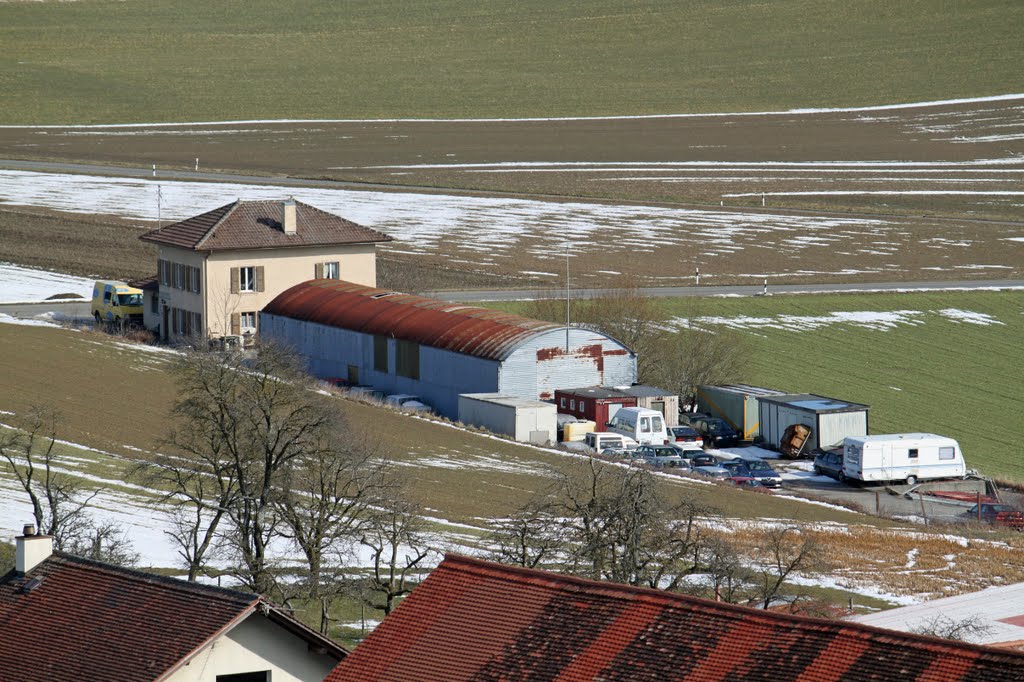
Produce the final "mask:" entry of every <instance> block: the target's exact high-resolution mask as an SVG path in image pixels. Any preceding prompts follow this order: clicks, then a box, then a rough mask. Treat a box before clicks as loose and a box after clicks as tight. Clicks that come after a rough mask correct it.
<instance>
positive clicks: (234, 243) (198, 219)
mask: <svg viewBox="0 0 1024 682" xmlns="http://www.w3.org/2000/svg"><path fill="white" fill-rule="evenodd" d="M281 204H282V202H280V201H242V200H238V201H236V202H234V203H231V204H227V205H226V206H221V207H220V208H215V209H214V210H212V211H208V212H206V213H203V214H201V215H197V216H193V217H191V218H188V219H187V220H182V221H181V222H179V223H174V224H173V225H168V226H167V227H162V228H160V229H157V230H152V231H151V232H147V233H146V234H144V235H142V236H140V237H139V239H141V240H142V241H146V242H152V243H154V244H164V245H167V246H176V247H179V248H183V249H191V250H193V251H225V250H233V249H275V248H291V247H296V246H334V245H340V244H367V243H374V242H389V241H391V237H389V236H387V235H386V234H384V233H383V232H378V231H377V230H372V229H370V228H368V227H363V226H362V225H357V224H355V223H353V222H351V221H349V220H345V219H344V218H342V217H341V216H336V215H334V214H333V213H328V212H326V211H321V210H320V209H318V208H314V207H313V206H310V205H309V204H304V203H302V202H300V201H296V202H295V225H296V228H295V234H285V233H284V231H283V230H282V229H281V222H280V220H281V211H282V208H281Z"/></svg>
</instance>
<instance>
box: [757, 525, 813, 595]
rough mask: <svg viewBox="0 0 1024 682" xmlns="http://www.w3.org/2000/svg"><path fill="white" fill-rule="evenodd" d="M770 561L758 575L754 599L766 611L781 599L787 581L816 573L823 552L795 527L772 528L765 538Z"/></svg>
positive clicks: (810, 538) (764, 564)
mask: <svg viewBox="0 0 1024 682" xmlns="http://www.w3.org/2000/svg"><path fill="white" fill-rule="evenodd" d="M764 549H765V550H766V551H767V552H768V561H766V562H764V563H763V564H762V565H761V568H760V569H759V570H758V571H757V576H756V584H755V588H754V589H755V592H754V597H753V598H752V599H751V601H754V600H756V601H758V602H760V604H761V607H762V608H765V609H767V608H768V607H769V606H771V605H772V602H774V601H775V599H776V597H778V595H779V592H780V590H781V589H782V586H783V585H784V584H785V582H786V580H787V579H788V578H789V577H790V576H791V575H793V573H795V572H799V571H806V570H817V569H818V568H820V566H821V562H822V559H823V557H822V552H821V546H820V545H819V544H818V542H817V541H816V540H815V539H814V538H813V537H811V536H809V535H808V534H806V533H803V532H801V530H800V529H799V528H797V527H795V526H788V527H781V528H772V529H770V530H768V531H766V532H765V534H764Z"/></svg>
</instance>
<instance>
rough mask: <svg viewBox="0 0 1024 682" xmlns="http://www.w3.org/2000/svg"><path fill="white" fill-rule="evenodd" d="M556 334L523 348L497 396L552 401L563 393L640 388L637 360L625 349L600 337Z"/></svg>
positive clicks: (506, 366) (582, 332) (504, 369)
mask: <svg viewBox="0 0 1024 682" xmlns="http://www.w3.org/2000/svg"><path fill="white" fill-rule="evenodd" d="M565 346H566V344H565V329H553V330H551V331H548V332H545V333H543V334H540V335H538V336H536V337H534V338H532V339H530V340H529V341H527V342H525V343H524V344H523V345H521V346H519V347H518V348H517V349H516V350H515V351H514V352H513V353H512V354H511V355H510V356H509V357H508V358H507V359H506V360H505V362H504V363H502V366H501V376H500V381H499V384H500V386H499V388H498V391H499V392H501V393H504V394H506V395H514V396H518V397H520V398H531V399H534V400H537V399H540V400H551V399H553V398H554V396H555V390H556V389H559V388H586V387H588V386H616V385H626V386H628V385H630V384H633V383H635V382H636V357H635V356H634V355H633V354H632V353H630V352H629V350H628V349H626V348H625V346H623V345H621V344H620V343H618V342H616V341H613V340H612V339H610V338H608V337H607V336H604V335H602V334H599V333H597V332H593V331H588V330H586V329H576V328H573V329H570V330H569V352H568V353H566V351H565Z"/></svg>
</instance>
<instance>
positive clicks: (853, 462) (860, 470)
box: [843, 433, 967, 485]
mask: <svg viewBox="0 0 1024 682" xmlns="http://www.w3.org/2000/svg"><path fill="white" fill-rule="evenodd" d="M843 473H844V474H846V477H847V478H850V479H855V480H858V481H877V482H882V481H904V482H906V483H907V485H914V484H915V483H917V482H918V481H924V480H928V479H934V478H963V477H964V476H965V475H966V474H967V466H966V464H964V456H963V453H962V452H961V451H960V445H959V443H957V442H956V441H955V440H953V439H952V438H946V437H945V436H937V435H935V434H933V433H893V434H886V435H877V436H856V437H847V438H845V439H843Z"/></svg>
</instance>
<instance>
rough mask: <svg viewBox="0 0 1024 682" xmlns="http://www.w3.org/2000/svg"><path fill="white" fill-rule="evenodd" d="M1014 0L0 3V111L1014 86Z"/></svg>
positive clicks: (735, 102) (858, 96) (506, 105)
mask: <svg viewBox="0 0 1024 682" xmlns="http://www.w3.org/2000/svg"><path fill="white" fill-rule="evenodd" d="M1022 28H1024V4H1022V3H1020V2H1017V1H1016V0H978V1H977V2H972V3H957V4H953V5H950V3H947V2H942V1H941V0H906V1H904V2H897V3H894V2H888V1H886V0H862V1H860V2H853V3H836V2H831V1H829V0H783V1H779V2H772V3H764V2H762V3H751V2H738V1H729V0H717V1H714V2H673V1H671V0H662V1H660V2H659V1H648V2H635V1H627V0H592V1H588V2H582V1H579V0H575V1H573V2H567V3H550V2H544V1H542V0H524V1H523V2H518V3H512V4H508V3H477V2H470V1H468V0H426V1H423V2H416V3H405V2H394V1H392V2H367V1H365V0H361V1H357V2H344V3H340V2H339V3H328V2H315V1H312V0H286V1H284V2H278V3H251V2H243V1H242V0H227V1H224V2H215V3H211V2H205V1H203V0H152V1H149V0H147V1H145V2H143V1H141V0H131V1H129V2H120V1H116V2H115V1H111V0H83V1H81V2H9V3H0V42H2V43H3V44H4V45H5V47H6V49H5V50H4V52H3V55H2V56H0V93H2V94H3V99H4V107H3V111H2V112H0V122H2V123H15V124H43V123H101V122H132V121H203V120H220V119H253V118H288V117H295V118H350V117H359V118H362V117H368V118H380V117H396V116H397V117H453V116H454V117H461V116H481V117H501V116H550V115H570V116H571V115H595V114H648V113H672V112H710V111H757V110H764V109H780V108H789V107H794V106H797V107H814V106H837V105H869V104H881V103H890V102H911V101H920V100H928V99H946V98H951V97H970V96H980V95H993V94H999V93H1005V92H1009V91H1017V90H1019V89H1020V69H1019V67H1020V64H1021V62H1022V57H1024V41H1021V40H1020V35H1021V31H1022Z"/></svg>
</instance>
